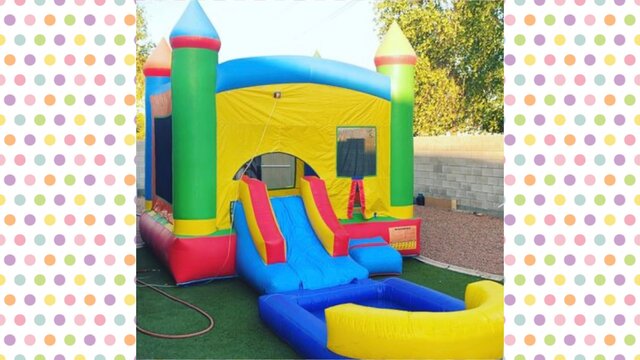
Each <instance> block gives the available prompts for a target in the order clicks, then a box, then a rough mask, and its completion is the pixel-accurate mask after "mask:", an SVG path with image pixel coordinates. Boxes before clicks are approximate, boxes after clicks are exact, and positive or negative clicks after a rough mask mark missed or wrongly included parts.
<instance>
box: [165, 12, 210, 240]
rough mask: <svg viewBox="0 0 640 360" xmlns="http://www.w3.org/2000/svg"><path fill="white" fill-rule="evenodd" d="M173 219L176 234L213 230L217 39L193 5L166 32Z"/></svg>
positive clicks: (203, 14) (205, 232) (207, 232)
mask: <svg viewBox="0 0 640 360" xmlns="http://www.w3.org/2000/svg"><path fill="white" fill-rule="evenodd" d="M170 38H171V46H172V47H173V57H172V61H171V68H172V69H173V72H172V86H171V97H172V101H173V123H174V124H175V125H174V126H173V129H172V131H173V134H172V139H173V159H174V164H173V199H174V202H173V218H174V233H175V234H176V235H178V236H180V235H188V236H199V235H208V234H211V233H213V232H215V230H216V204H217V202H216V179H217V176H216V150H217V146H216V125H217V119H216V98H215V96H214V94H215V93H216V71H217V66H218V51H219V50H220V38H219V36H218V32H217V31H216V29H215V28H214V27H213V25H212V24H211V22H210V21H209V18H208V17H207V15H206V14H205V12H204V10H203V9H202V7H201V6H200V4H199V3H198V2H197V1H191V2H189V5H187V8H186V9H185V11H184V13H183V14H182V17H181V18H180V20H178V23H177V24H176V26H175V27H174V28H173V31H172V32H171V36H170Z"/></svg>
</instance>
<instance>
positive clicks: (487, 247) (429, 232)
mask: <svg viewBox="0 0 640 360" xmlns="http://www.w3.org/2000/svg"><path fill="white" fill-rule="evenodd" d="M136 205H137V210H138V214H141V213H142V211H144V198H142V197H138V198H137V199H136ZM414 215H415V216H416V217H418V216H419V217H421V218H422V231H421V234H420V238H421V241H422V243H421V246H422V255H423V256H425V257H427V258H429V259H432V260H437V261H440V262H443V263H447V264H450V265H457V266H460V267H464V268H467V269H473V270H480V271H484V272H487V273H490V274H496V275H502V274H503V272H502V271H503V262H502V261H503V260H502V259H503V245H504V233H503V225H502V219H500V218H496V217H491V216H477V215H474V214H469V213H463V212H458V211H449V210H443V209H438V208H433V207H427V206H416V207H415V210H414ZM136 244H142V239H141V238H140V231H139V230H138V231H137V236H136ZM478 255H480V256H478Z"/></svg>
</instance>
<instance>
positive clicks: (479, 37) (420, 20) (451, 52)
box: [376, 0, 504, 135]
mask: <svg viewBox="0 0 640 360" xmlns="http://www.w3.org/2000/svg"><path fill="white" fill-rule="evenodd" d="M503 11H504V5H503V3H502V2H501V1H481V0H459V1H454V2H451V1H448V0H443V1H438V0H381V1H380V2H378V3H377V5H376V12H377V19H376V20H377V23H378V31H379V34H380V35H381V36H382V35H383V34H384V33H385V32H386V30H387V29H388V27H389V25H390V24H391V22H392V21H394V20H395V21H397V22H398V25H400V27H401V28H402V30H403V31H404V33H405V35H406V37H407V39H408V40H409V42H410V43H411V45H412V46H413V48H414V49H415V51H416V54H417V55H418V57H419V60H418V63H417V64H416V107H415V117H414V119H415V120H414V133H415V134H416V135H438V134H444V133H447V132H449V131H451V132H478V131H488V132H498V133H499V132H502V131H503V126H504V125H503V124H504V117H503V113H502V98H503V91H504V90H503V73H502V61H503V42H502V38H503V30H502V22H503Z"/></svg>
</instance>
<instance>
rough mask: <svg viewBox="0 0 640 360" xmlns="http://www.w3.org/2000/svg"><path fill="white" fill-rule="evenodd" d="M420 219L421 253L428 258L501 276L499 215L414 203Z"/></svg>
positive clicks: (501, 255) (502, 234)
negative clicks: (477, 213) (479, 213)
mask: <svg viewBox="0 0 640 360" xmlns="http://www.w3.org/2000/svg"><path fill="white" fill-rule="evenodd" d="M414 216H416V217H421V218H422V228H421V234H420V235H421V236H420V238H421V246H422V247H421V249H422V252H421V254H422V256H425V257H427V258H429V259H432V260H436V261H440V262H443V263H447V264H450V265H457V266H460V267H464V268H467V269H473V270H479V271H483V272H487V273H490V274H495V275H503V257H504V255H503V253H504V228H503V223H502V219H501V218H497V217H492V216H487V215H482V216H478V215H474V214H471V213H464V212H459V211H451V210H444V209H438V208H434V207H428V206H415V210H414Z"/></svg>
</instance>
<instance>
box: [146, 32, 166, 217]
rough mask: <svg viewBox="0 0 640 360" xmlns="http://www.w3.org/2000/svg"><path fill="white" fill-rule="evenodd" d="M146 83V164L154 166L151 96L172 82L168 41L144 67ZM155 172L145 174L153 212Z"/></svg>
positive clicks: (149, 58)
mask: <svg viewBox="0 0 640 360" xmlns="http://www.w3.org/2000/svg"><path fill="white" fill-rule="evenodd" d="M142 73H143V74H144V82H145V96H144V98H145V102H144V109H145V116H144V118H145V129H146V130H145V131H146V133H147V134H148V135H147V136H146V137H145V139H144V157H145V158H144V162H145V164H153V161H152V160H153V136H152V134H153V113H152V112H151V109H152V107H151V94H154V93H156V92H157V91H158V90H159V89H160V88H161V87H162V86H163V85H166V84H168V83H169V82H170V80H171V48H170V47H169V44H168V43H167V40H165V39H162V40H160V42H159V43H158V45H157V46H156V48H155V49H154V50H153V52H152V53H151V55H149V57H148V58H147V61H146V62H145V63H144V66H143V67H142ZM152 180H153V170H152V166H146V167H145V173H144V200H145V201H144V206H145V209H146V210H151V207H152V200H153V191H152V189H153V181H152Z"/></svg>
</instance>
